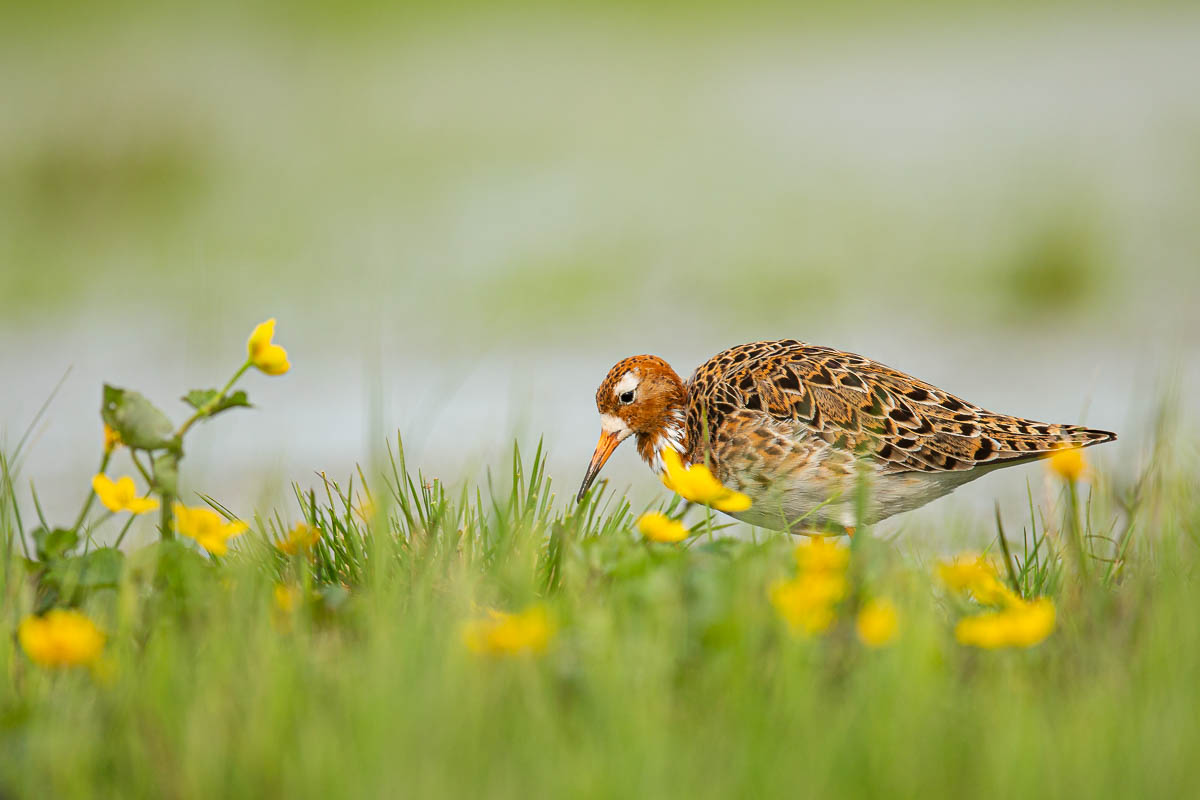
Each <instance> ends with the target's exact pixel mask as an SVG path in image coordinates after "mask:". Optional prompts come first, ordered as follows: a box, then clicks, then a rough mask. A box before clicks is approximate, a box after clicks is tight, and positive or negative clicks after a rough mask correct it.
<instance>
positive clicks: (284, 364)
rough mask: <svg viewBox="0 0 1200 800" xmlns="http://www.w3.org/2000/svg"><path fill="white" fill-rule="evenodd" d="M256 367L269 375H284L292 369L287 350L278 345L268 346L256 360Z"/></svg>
mask: <svg viewBox="0 0 1200 800" xmlns="http://www.w3.org/2000/svg"><path fill="white" fill-rule="evenodd" d="M254 366H256V367H258V368H259V369H260V370H262V371H263V372H265V373H266V374H268V375H282V374H283V373H285V372H287V371H288V370H289V369H291V368H292V365H291V363H290V362H289V361H288V354H287V350H284V349H283V348H282V347H280V346H279V345H277V344H272V345H268V346H267V347H265V348H263V350H262V351H261V352H260V353H259V354H258V355H257V356H256V357H255V358H254Z"/></svg>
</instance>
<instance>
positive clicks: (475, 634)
mask: <svg viewBox="0 0 1200 800" xmlns="http://www.w3.org/2000/svg"><path fill="white" fill-rule="evenodd" d="M553 635H554V626H553V624H551V622H550V615H549V614H548V613H547V612H546V609H545V608H544V607H542V606H530V607H529V608H527V609H525V610H524V611H521V612H518V613H516V614H510V613H507V612H504V611H497V610H496V609H488V610H487V616H486V617H483V618H481V619H476V620H471V621H470V622H467V623H466V624H465V625H463V629H462V638H463V644H465V645H466V646H467V649H468V650H470V651H471V652H472V653H478V654H480V655H506V656H507V655H516V654H518V653H544V652H545V651H546V648H547V647H548V646H549V644H550V639H551V637H553Z"/></svg>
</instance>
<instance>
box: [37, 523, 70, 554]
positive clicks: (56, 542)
mask: <svg viewBox="0 0 1200 800" xmlns="http://www.w3.org/2000/svg"><path fill="white" fill-rule="evenodd" d="M33 542H34V544H35V545H36V546H37V555H38V560H39V561H43V562H45V561H51V560H53V559H56V558H60V557H62V556H63V555H64V554H65V553H68V552H70V551H71V550H72V549H73V548H74V547H75V545H77V544H79V534H78V533H76V532H75V531H73V530H71V529H70V528H55V529H54V530H52V531H47V530H46V529H45V528H42V527H38V528H35V529H34V530H33Z"/></svg>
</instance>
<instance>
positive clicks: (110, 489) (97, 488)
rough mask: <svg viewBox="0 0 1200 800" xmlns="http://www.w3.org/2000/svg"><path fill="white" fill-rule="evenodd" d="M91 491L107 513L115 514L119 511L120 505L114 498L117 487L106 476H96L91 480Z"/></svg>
mask: <svg viewBox="0 0 1200 800" xmlns="http://www.w3.org/2000/svg"><path fill="white" fill-rule="evenodd" d="M92 491H93V492H95V493H96V497H98V498H99V499H100V502H101V503H103V504H104V507H105V508H107V509H108V510H109V511H112V512H114V513H115V512H117V511H120V510H121V504H120V503H119V502H118V501H117V497H116V493H117V485H116V484H115V483H113V481H112V479H111V478H109V477H108V476H107V475H97V476H96V477H94V478H92Z"/></svg>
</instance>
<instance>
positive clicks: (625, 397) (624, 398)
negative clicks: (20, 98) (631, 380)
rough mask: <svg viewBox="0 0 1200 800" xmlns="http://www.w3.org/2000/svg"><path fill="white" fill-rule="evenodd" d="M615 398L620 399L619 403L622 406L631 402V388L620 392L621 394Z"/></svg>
mask: <svg viewBox="0 0 1200 800" xmlns="http://www.w3.org/2000/svg"><path fill="white" fill-rule="evenodd" d="M617 399H618V400H620V401H621V405H623V406H627V405H629V404H630V403H632V402H633V390H632V389H630V390H629V391H628V392H621V396H620V397H618V398H617Z"/></svg>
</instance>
